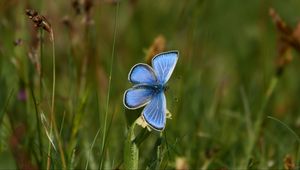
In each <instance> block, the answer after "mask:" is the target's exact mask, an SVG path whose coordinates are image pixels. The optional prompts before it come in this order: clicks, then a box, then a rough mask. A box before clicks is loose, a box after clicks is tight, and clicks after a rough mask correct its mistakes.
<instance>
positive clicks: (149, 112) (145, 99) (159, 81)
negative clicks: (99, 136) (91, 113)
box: [123, 51, 178, 131]
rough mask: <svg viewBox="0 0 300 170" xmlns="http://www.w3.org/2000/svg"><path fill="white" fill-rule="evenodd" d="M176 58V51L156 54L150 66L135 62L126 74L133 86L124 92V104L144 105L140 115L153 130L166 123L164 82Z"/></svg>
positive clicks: (127, 105)
mask: <svg viewBox="0 0 300 170" xmlns="http://www.w3.org/2000/svg"><path fill="white" fill-rule="evenodd" d="M177 60H178V52H177V51H169V52H164V53H160V54H157V55H156V56H154V57H153V59H152V67H151V66H149V65H147V64H143V63H140V64H136V65H134V66H133V67H132V69H131V70H130V72H129V74H128V80H129V81H130V82H131V83H132V84H133V87H132V88H130V89H128V90H126V91H125V93H124V99H123V102H124V105H125V107H126V108H128V109H138V108H141V107H143V106H145V108H144V110H143V112H142V117H143V119H144V120H145V121H146V122H147V124H148V125H149V126H150V127H152V128H153V129H155V130H158V131H161V130H163V129H164V128H165V124H166V112H167V108H166V97H165V94H164V91H165V90H166V89H167V86H166V83H167V81H168V80H169V78H170V77H171V74H172V72H173V70H174V68H175V65H176V63H177Z"/></svg>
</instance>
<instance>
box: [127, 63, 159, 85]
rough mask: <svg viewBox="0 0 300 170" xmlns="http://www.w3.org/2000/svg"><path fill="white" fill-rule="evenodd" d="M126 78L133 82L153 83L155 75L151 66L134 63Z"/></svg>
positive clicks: (155, 81) (155, 80)
mask: <svg viewBox="0 0 300 170" xmlns="http://www.w3.org/2000/svg"><path fill="white" fill-rule="evenodd" d="M128 80H129V81H130V82H131V83H133V84H141V83H143V84H155V83H157V77H156V75H155V72H154V71H153V69H152V67H150V66H149V65H147V64H141V63H140V64H136V65H135V66H133V67H132V69H131V70H130V72H129V74H128Z"/></svg>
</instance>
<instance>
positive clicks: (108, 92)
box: [99, 2, 120, 169]
mask: <svg viewBox="0 0 300 170" xmlns="http://www.w3.org/2000/svg"><path fill="white" fill-rule="evenodd" d="M119 6H120V4H119V2H118V3H117V5H116V9H115V10H116V11H115V22H114V37H113V46H112V53H111V61H110V71H109V79H108V90H107V99H106V109H105V110H106V111H105V116H104V127H103V138H102V147H101V153H103V154H104V145H105V140H106V129H107V117H108V109H109V99H110V90H111V79H112V73H113V63H114V56H115V44H116V36H117V23H118V22H117V18H118V14H119ZM103 157H104V156H103V155H101V158H100V159H101V160H100V164H99V169H102V165H103V160H104V158H103Z"/></svg>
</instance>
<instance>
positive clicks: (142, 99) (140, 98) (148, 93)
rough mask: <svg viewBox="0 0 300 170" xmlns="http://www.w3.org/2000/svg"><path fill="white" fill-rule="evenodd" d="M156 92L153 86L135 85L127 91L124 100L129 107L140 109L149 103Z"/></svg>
mask: <svg viewBox="0 0 300 170" xmlns="http://www.w3.org/2000/svg"><path fill="white" fill-rule="evenodd" d="M154 94H155V91H154V89H153V88H151V86H145V85H135V86H133V87H132V88H130V89H128V90H126V91H125V93H124V98H123V102H124V105H125V107H127V108H128V109H138V108H140V107H143V106H145V105H146V104H147V103H149V102H150V100H151V98H152V96H153V95H154Z"/></svg>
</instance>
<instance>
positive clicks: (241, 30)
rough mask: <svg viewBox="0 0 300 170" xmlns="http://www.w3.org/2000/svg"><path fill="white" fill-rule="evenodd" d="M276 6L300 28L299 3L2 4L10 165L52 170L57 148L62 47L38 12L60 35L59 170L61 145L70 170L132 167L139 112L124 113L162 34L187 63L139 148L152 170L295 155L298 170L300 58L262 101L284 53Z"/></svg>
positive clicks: (3, 103)
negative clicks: (130, 140)
mask: <svg viewBox="0 0 300 170" xmlns="http://www.w3.org/2000/svg"><path fill="white" fill-rule="evenodd" d="M270 7H272V8H274V9H275V10H276V11H277V12H278V13H279V14H280V15H281V17H282V18H283V20H285V21H286V23H287V24H288V25H290V26H291V27H292V28H294V27H296V25H297V23H298V22H299V21H300V13H299V9H300V1H299V0H286V1H281V0H252V1H240V0H231V1H225V0H186V1H166V0H162V1H145V0H144V1H143V0H120V1H119V8H118V5H117V3H116V1H114V0H85V1H84V0H79V1H76V0H73V1H72V0H67V1H58V0H55V1H39V0H24V1H20V0H1V1H0V35H1V36H0V169H7V168H9V169H15V168H20V169H26V167H27V168H29V169H46V164H47V153H49V151H48V150H49V136H48V135H47V133H50V132H49V131H50V129H51V127H50V126H51V125H50V119H51V117H50V115H51V90H52V55H53V53H52V41H51V40H50V34H49V33H48V32H46V31H42V30H43V29H38V28H36V27H35V26H34V23H33V22H32V20H31V19H29V18H28V16H26V13H25V10H26V9H28V8H29V9H35V10H36V11H38V13H39V14H40V15H43V16H45V18H46V19H47V21H48V22H49V23H50V24H51V27H52V29H53V33H54V42H55V56H56V91H55V120H54V121H55V122H56V124H57V129H58V131H59V137H58V138H57V137H55V135H53V142H54V145H55V146H56V150H54V149H53V148H52V147H51V146H50V148H52V152H51V155H50V158H51V159H50V160H51V164H50V165H51V168H53V169H60V168H61V167H62V166H63V165H62V157H61V155H60V154H61V150H60V149H59V143H60V144H61V146H62V150H63V152H64V153H63V157H64V158H65V161H66V165H67V168H68V169H83V168H86V167H87V169H97V168H99V167H100V169H119V168H120V169H123V168H124V167H123V150H124V141H125V139H126V136H127V131H128V127H129V126H130V122H131V121H132V119H135V118H137V117H138V115H139V114H140V111H136V112H134V111H133V112H129V111H126V110H125V107H124V106H123V101H122V100H123V93H124V91H125V90H126V89H127V88H130V86H131V84H130V83H129V82H128V80H127V75H128V72H129V70H130V68H131V67H132V66H133V65H134V64H136V63H140V62H142V63H143V62H146V61H145V56H147V55H149V51H151V50H149V49H151V48H155V43H154V45H153V42H155V39H156V40H157V37H160V38H159V39H160V40H161V41H162V42H161V44H160V45H158V47H157V48H161V50H163V51H168V50H178V51H179V53H180V58H179V60H178V63H177V66H176V68H175V71H174V73H173V75H172V77H171V79H170V81H169V82H168V86H169V90H168V91H167V92H166V96H167V101H168V102H167V106H168V110H169V111H170V112H171V113H172V119H168V120H167V125H166V128H165V130H164V131H163V133H162V134H161V135H160V134H159V133H157V132H153V131H152V132H151V133H150V134H148V135H149V136H148V137H147V138H145V139H144V141H143V142H142V144H141V145H140V146H139V150H140V155H139V158H140V159H139V167H140V168H141V169H145V168H149V169H155V168H156V169H157V168H159V169H180V167H181V168H183V169H184V168H187V167H188V168H190V169H201V168H202V169H222V168H224V169H245V168H248V169H283V168H284V167H286V165H287V160H290V161H291V162H292V164H294V167H295V166H296V167H298V166H299V163H300V162H299V161H298V162H297V160H299V159H300V145H299V144H300V143H299V142H300V140H299V139H300V138H299V137H296V136H297V134H299V133H300V114H299V112H300V106H299V103H298V102H299V99H298V95H300V86H299V84H300V77H299V76H298V73H299V70H298V69H299V65H300V63H299V62H300V61H299V59H298V58H299V54H298V53H297V52H296V51H292V54H291V55H293V56H294V59H293V61H292V62H291V64H290V65H288V66H287V68H286V69H285V72H284V74H283V75H282V76H280V77H279V78H278V79H277V81H278V82H277V84H276V87H275V89H274V91H273V94H272V96H271V98H270V99H267V102H266V106H265V107H264V106H263V105H264V102H265V100H266V99H265V96H266V91H267V89H268V87H269V85H270V83H271V81H272V77H274V73H275V69H276V65H275V63H276V56H277V50H278V49H277V47H278V46H277V45H278V44H277V40H278V33H277V29H276V26H275V25H274V23H273V22H272V18H271V17H270V16H269V9H270ZM117 9H118V10H117ZM115 21H116V24H115ZM114 29H116V33H115V34H114ZM114 36H115V43H114ZM41 40H42V41H41ZM164 42H165V43H164ZM113 45H114V52H113ZM112 57H113V60H112ZM111 62H113V63H111ZM110 71H112V72H111V75H110ZM40 73H42V80H41V83H40V77H41V76H40V75H41V74H40ZM110 76H111V84H109V80H110ZM41 84H42V85H41ZM41 87H42V88H41ZM31 89H32V91H33V93H31ZM108 90H109V96H110V97H109V103H108V104H109V105H108V106H109V107H108V110H106V106H107V100H108ZM33 95H34V96H35V98H36V105H35V103H34V100H33ZM35 106H36V108H35ZM106 111H107V112H106ZM125 112H126V113H125ZM260 112H262V116H260ZM106 113H107V115H106ZM42 116H44V117H45V119H41V117H42ZM267 116H272V117H274V118H275V119H276V120H280V121H282V122H281V123H279V122H278V121H274V119H269V118H267ZM257 122H258V123H257ZM256 124H258V125H259V126H258V127H259V128H258V129H256V128H255V126H256ZM288 127H289V128H290V129H289V128H288ZM139 131H141V128H139V127H138V128H137V132H136V133H139ZM97 132H99V133H97ZM97 134H98V135H97ZM253 135H254V136H255V137H254V138H253ZM50 136H51V135H50ZM39 137H40V138H39ZM104 139H105V140H104ZM59 141H60V142H59ZM93 141H94V144H93ZM103 141H105V142H103ZM41 142H42V144H43V145H42V146H41V145H40V143H41ZM251 142H253V143H254V145H253V148H252V149H251ZM157 148H160V149H161V150H159V149H157ZM249 148H250V151H249ZM157 151H160V152H161V156H160V157H157ZM87 162H88V165H87ZM101 162H102V164H101ZM154 165H155V166H154Z"/></svg>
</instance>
